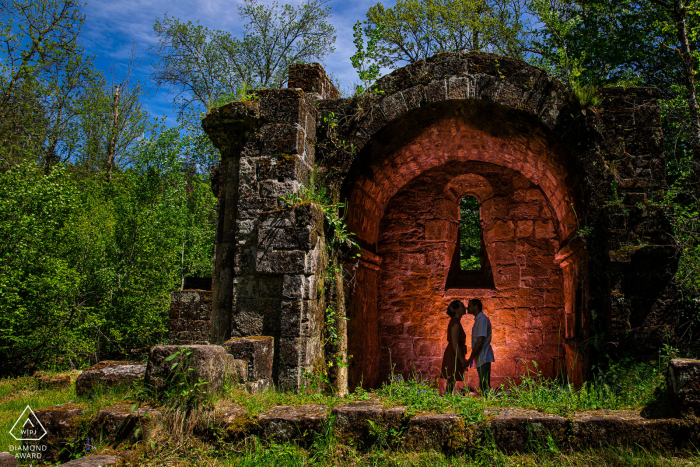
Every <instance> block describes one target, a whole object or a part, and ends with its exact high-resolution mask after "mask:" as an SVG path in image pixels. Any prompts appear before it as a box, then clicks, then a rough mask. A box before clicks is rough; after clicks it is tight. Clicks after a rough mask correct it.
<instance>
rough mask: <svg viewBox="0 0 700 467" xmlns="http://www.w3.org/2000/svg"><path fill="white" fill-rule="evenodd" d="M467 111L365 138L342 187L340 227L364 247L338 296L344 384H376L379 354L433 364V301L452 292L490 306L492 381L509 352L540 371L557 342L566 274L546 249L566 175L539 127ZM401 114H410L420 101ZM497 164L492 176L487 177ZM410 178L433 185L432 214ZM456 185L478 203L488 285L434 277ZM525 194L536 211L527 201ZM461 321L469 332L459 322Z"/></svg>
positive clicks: (440, 265) (439, 330) (439, 341)
mask: <svg viewBox="0 0 700 467" xmlns="http://www.w3.org/2000/svg"><path fill="white" fill-rule="evenodd" d="M453 102H454V104H455V105H459V103H458V102H455V101H453ZM465 105H469V103H468V101H467V102H466V103H465ZM480 105H482V106H483V105H484V104H480ZM492 105H493V106H496V107H500V106H499V105H498V104H492ZM479 116H480V115H479V112H476V113H471V114H470V116H466V115H465V114H458V115H455V114H452V115H449V116H446V118H444V119H442V120H438V121H435V122H434V123H432V124H430V125H428V126H426V127H424V128H423V129H422V130H421V131H419V132H418V133H417V134H406V135H403V137H404V138H405V141H406V144H404V145H401V146H399V147H394V148H392V149H391V150H385V149H384V148H382V147H381V146H375V147H373V148H372V149H371V150H372V151H373V153H372V154H370V156H371V157H369V160H370V161H371V162H370V163H369V164H367V166H366V167H364V168H363V170H361V171H360V172H359V173H360V175H359V176H357V177H356V178H355V179H354V181H353V182H352V183H351V184H350V185H349V190H348V191H346V195H347V199H348V208H349V209H348V217H347V221H348V226H349V230H350V231H352V232H354V233H355V234H356V235H357V237H358V239H359V240H360V243H361V244H362V245H363V247H364V249H363V257H362V259H361V261H360V263H359V267H357V268H354V274H355V285H354V289H353V292H352V293H351V296H350V300H349V306H348V316H349V318H350V322H349V324H348V338H349V347H348V348H349V353H350V354H351V355H353V358H352V360H351V368H350V385H351V386H356V385H357V384H359V383H362V384H364V385H365V386H370V387H371V386H376V385H378V384H380V383H381V381H382V380H384V379H386V377H387V374H388V372H389V371H390V367H389V361H390V359H391V360H392V361H393V363H394V364H395V365H396V367H395V369H396V370H397V371H399V372H401V373H403V374H408V373H410V371H412V370H416V371H419V372H420V374H421V375H423V376H426V377H431V378H435V377H436V376H437V375H439V370H438V368H439V361H440V355H441V352H442V349H444V346H445V345H446V341H445V342H443V341H444V336H443V334H444V327H445V326H446V318H445V315H444V308H445V306H446V304H447V303H449V301H450V300H452V299H455V298H459V299H464V300H466V299H468V298H473V297H479V298H481V299H482V301H484V304H485V306H486V307H487V309H488V310H489V312H490V313H491V316H492V322H493V323H494V324H495V325H496V327H497V332H495V333H494V338H495V339H496V338H497V339H498V342H497V343H496V345H495V348H496V349H497V353H498V354H499V357H500V360H499V363H498V365H499V366H497V367H496V371H495V374H496V376H497V378H496V381H499V380H502V379H503V378H509V377H517V376H518V375H519V374H520V373H522V371H523V368H524V366H523V365H522V364H521V363H519V361H520V360H519V359H520V358H521V357H525V358H526V359H528V360H535V361H539V363H540V364H541V367H543V368H544V372H545V374H547V375H548V376H553V375H554V373H555V372H556V371H558V370H557V366H558V365H559V364H560V363H559V358H560V354H561V357H564V355H563V354H564V353H565V348H564V346H563V342H562V340H561V336H560V337H559V339H558V338H557V328H558V327H561V326H562V325H565V324H566V323H565V322H566V317H565V316H566V313H567V311H566V308H567V306H566V302H567V301H568V298H567V297H565V290H568V289H570V288H571V287H570V286H566V287H565V284H568V283H569V282H570V279H571V278H568V279H567V277H565V276H566V271H564V270H562V269H561V268H560V267H559V264H558V262H557V261H556V259H555V257H556V254H557V251H558V250H559V248H560V246H561V245H565V244H566V242H567V240H568V239H570V238H571V237H572V234H573V232H574V231H575V230H576V228H577V223H576V214H575V211H574V201H575V200H574V195H573V193H572V190H571V189H570V186H569V183H570V182H569V180H570V177H569V174H568V172H567V170H566V165H565V163H564V161H563V156H562V154H561V153H559V152H558V149H556V147H557V146H556V145H554V144H552V143H551V142H550V141H549V140H548V139H547V137H546V136H544V134H545V133H543V132H542V131H537V129H536V128H534V127H531V131H528V130H527V125H524V126H523V125H521V128H519V129H518V130H517V131H509V132H505V133H500V134H499V133H498V132H494V131H492V129H493V123H491V124H490V125H486V126H485V125H484V124H483V123H482V122H479V121H478V118H479ZM403 118H406V116H403ZM409 118H413V119H420V118H421V115H420V111H418V112H416V113H415V114H414V115H412V116H409ZM503 125H513V122H512V121H505V120H504V121H503ZM529 125H532V120H530V123H529ZM496 126H497V125H496ZM387 128H388V130H387ZM523 128H525V130H523ZM384 131H391V125H387V127H385V129H384ZM498 170H501V171H502V172H503V176H502V177H499V176H494V173H495V172H494V171H498ZM487 172H488V173H489V176H488V177H487V176H486V175H485V174H486V173H487ZM426 174H433V175H431V176H428V175H426ZM435 174H437V175H435ZM426 177H427V178H426ZM431 177H432V178H431ZM441 177H442V178H441ZM422 180H426V182H425V183H429V184H430V183H433V184H437V185H440V184H442V185H441V186H435V187H434V188H435V189H434V190H433V191H430V190H428V191H426V194H425V199H429V201H427V202H429V204H430V208H429V209H428V210H429V211H432V212H434V213H438V215H436V216H432V217H433V218H428V217H430V216H428V217H426V215H425V213H424V212H421V209H420V208H415V207H414V206H413V205H412V202H413V201H411V190H413V191H416V190H417V188H416V187H417V186H420V183H422ZM435 180H441V181H437V182H436V181H435ZM416 184H418V185H416ZM467 194H469V195H473V196H475V197H476V198H477V199H478V200H479V202H480V205H481V216H482V227H483V228H484V236H485V242H486V245H487V246H486V249H487V252H488V256H489V258H488V259H489V261H490V262H491V265H490V266H489V267H493V275H494V279H495V284H494V287H493V288H492V289H488V290H487V289H483V290H482V289H466V290H455V289H450V288H449V287H448V286H446V283H447V282H446V280H447V279H446V278H447V272H448V269H449V262H450V258H453V254H454V249H455V243H456V241H455V239H456V236H455V235H456V222H457V221H458V216H459V214H458V208H457V203H458V202H459V199H461V197H463V196H464V195H467ZM509 197H510V198H509ZM511 198H512V202H510V201H509V200H510V199H511ZM504 203H505V204H504ZM528 203H530V204H528ZM533 203H534V204H533ZM537 203H539V204H537ZM532 205H536V206H538V207H537V209H538V211H536V212H529V211H528V209H530V206H532ZM414 218H416V219H421V220H420V221H419V222H414ZM513 219H519V220H513ZM409 224H410V225H409ZM453 237H454V238H453ZM490 273H491V272H490V271H489V274H490ZM464 321H465V323H464V324H465V329H466V330H467V332H469V329H470V328H469V327H470V326H471V321H470V320H469V319H464ZM496 334H497V335H496Z"/></svg>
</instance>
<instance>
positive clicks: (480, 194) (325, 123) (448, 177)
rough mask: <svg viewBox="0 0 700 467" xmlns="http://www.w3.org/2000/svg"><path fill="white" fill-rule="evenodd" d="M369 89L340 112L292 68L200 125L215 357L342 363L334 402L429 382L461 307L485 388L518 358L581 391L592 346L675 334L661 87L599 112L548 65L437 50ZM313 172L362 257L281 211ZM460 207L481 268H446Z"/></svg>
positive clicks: (298, 378) (304, 217)
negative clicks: (486, 343)
mask: <svg viewBox="0 0 700 467" xmlns="http://www.w3.org/2000/svg"><path fill="white" fill-rule="evenodd" d="M374 89H375V91H376V92H373V93H371V94H370V95H366V96H364V97H361V98H353V99H341V98H340V96H339V93H338V91H337V90H336V89H335V88H334V86H333V85H332V83H331V82H330V80H329V79H328V77H327V75H326V73H325V72H324V70H323V69H322V68H321V67H320V65H318V64H310V65H294V66H293V67H292V68H291V70H290V76H289V88H288V89H277V90H263V91H257V92H256V95H257V98H255V99H254V100H251V101H249V102H233V103H230V104H227V105H224V106H222V107H219V108H217V109H214V110H212V111H211V112H210V113H209V114H208V115H207V117H206V119H205V120H204V122H203V127H204V129H205V131H206V132H207V134H208V135H209V136H210V137H211V139H212V141H213V142H214V144H215V145H216V146H217V148H219V150H220V151H221V155H222V160H221V164H220V166H219V168H218V171H217V174H216V176H215V177H214V183H213V187H214V190H215V194H216V195H217V196H218V199H219V207H218V209H219V211H218V224H217V239H216V252H215V267H214V276H213V289H212V299H211V322H210V325H211V334H210V337H209V341H210V342H211V343H212V344H221V343H223V342H224V341H225V340H227V339H229V338H231V337H240V336H253V335H267V336H273V337H274V342H275V357H274V370H273V378H274V380H275V382H276V383H277V384H279V385H282V386H287V387H299V386H302V385H304V384H306V381H307V380H306V378H307V376H308V375H309V374H313V373H314V372H319V371H323V370H324V368H326V363H327V362H337V361H341V362H342V361H346V362H348V366H347V367H344V366H343V365H337V364H336V365H334V366H333V368H332V369H333V371H331V374H332V376H333V383H334V384H335V385H336V386H337V387H338V389H340V390H341V392H343V391H345V390H347V389H348V388H349V389H352V388H354V387H356V386H357V385H359V384H362V385H363V386H364V387H376V386H378V385H380V384H381V382H382V381H385V380H386V379H387V377H388V376H389V374H390V372H391V371H392V367H393V371H394V372H397V373H401V374H403V375H408V374H411V373H416V374H418V375H420V376H422V377H425V378H435V377H437V376H438V375H439V362H440V359H441V357H442V352H443V350H444V347H445V345H446V337H445V332H446V324H447V321H448V320H449V318H448V317H447V316H446V315H445V309H446V307H447V304H448V303H449V302H450V301H452V300H454V299H462V300H465V301H466V300H468V299H469V298H473V297H476V298H480V299H481V300H482V302H483V303H484V306H485V310H486V313H487V314H488V315H489V316H490V318H491V321H492V324H493V329H494V335H493V345H494V352H495V354H496V360H497V361H496V363H495V364H494V365H493V370H492V372H493V377H494V383H495V384H497V383H499V382H500V381H501V380H503V378H517V377H518V375H520V374H522V373H523V372H524V371H526V367H527V366H528V365H531V364H532V363H531V362H532V361H535V362H537V366H538V370H539V371H541V372H542V373H543V374H544V375H547V376H555V375H568V377H569V378H572V379H573V380H574V381H575V382H577V383H580V382H581V381H583V380H584V379H585V378H586V376H587V371H588V365H589V364H588V361H589V358H590V356H591V355H592V352H614V351H616V350H619V349H620V348H622V347H625V346H631V345H633V346H636V347H635V348H637V349H638V350H639V351H644V349H645V348H646V346H653V345H658V342H656V341H655V339H659V338H662V337H660V336H663V335H664V334H668V333H669V332H671V333H672V332H673V328H672V326H671V325H670V324H669V323H671V321H669V319H668V317H669V316H672V315H673V309H672V307H673V300H672V298H673V293H674V287H673V283H672V281H671V278H672V276H673V273H674V271H675V267H676V260H675V247H674V246H673V241H672V238H671V236H670V235H669V233H670V227H669V224H668V222H667V220H666V217H665V216H664V214H663V212H661V210H660V209H659V208H658V207H656V205H655V203H654V202H653V201H654V200H656V199H658V197H659V196H660V195H661V194H662V193H663V190H664V178H665V168H664V160H663V151H662V134H661V127H660V126H661V122H660V114H659V109H658V106H657V101H656V100H657V98H658V95H657V93H656V91H655V90H654V89H649V88H633V89H626V90H622V89H617V88H614V89H603V90H601V91H600V95H601V97H602V104H600V105H598V106H597V107H598V108H593V107H591V106H589V105H586V103H581V102H579V101H578V100H577V99H576V97H575V96H573V95H571V94H570V93H569V92H568V91H567V90H566V88H564V87H563V86H562V85H561V84H560V83H558V82H557V81H555V80H553V79H551V78H549V77H548V76H547V75H546V74H545V73H544V72H543V71H542V70H539V69H536V68H533V67H531V66H529V65H527V64H525V63H523V62H520V61H517V60H513V59H508V58H505V57H499V56H495V55H490V54H482V53H455V54H439V55H436V56H435V57H432V58H431V59H429V60H426V61H419V62H416V63H414V64H411V65H409V66H406V67H404V68H401V69H399V70H396V71H394V72H393V73H391V74H390V75H387V76H385V77H384V78H382V79H380V80H379V81H378V82H377V84H376V86H375V88H374ZM312 173H313V174H314V176H313V177H312ZM312 179H315V180H317V181H318V180H322V181H323V183H324V184H325V185H326V188H327V190H328V192H329V193H330V194H331V196H332V197H333V199H334V200H335V201H336V202H342V203H345V205H346V208H345V210H344V212H343V214H344V219H345V222H346V223H347V228H348V230H349V231H350V232H352V233H354V234H355V237H354V238H355V239H356V241H357V242H358V243H359V245H360V246H361V251H360V253H361V255H360V257H359V258H357V257H355V256H354V255H353V254H348V255H346V257H345V259H342V257H341V260H340V264H337V260H335V259H334V257H329V256H328V254H327V244H329V242H330V238H329V235H330V232H331V231H332V228H331V227H329V225H328V223H327V222H326V223H325V225H324V212H323V210H322V209H320V208H319V207H318V205H317V204H316V203H314V202H310V201H309V200H308V197H306V198H305V197H304V196H302V199H303V200H305V201H302V202H290V203H287V202H286V201H285V200H283V199H282V198H285V199H286V200H290V199H291V198H290V194H293V193H296V194H302V195H303V193H304V191H305V190H308V189H315V190H317V191H318V188H314V187H312V186H311V184H312V183H313V182H312ZM464 196H473V197H475V198H476V200H477V201H478V203H479V218H480V223H481V233H482V258H481V269H480V270H476V271H461V270H460V267H459V246H458V245H459V230H458V228H457V226H458V222H459V218H460V210H459V202H460V200H461V199H462V198H463V197H464ZM333 261H336V263H333ZM329 265H330V266H340V269H342V271H341V272H340V273H338V272H337V269H338V268H335V271H336V272H335V273H334V272H333V271H334V268H329V267H328V266H329ZM201 296H202V297H204V296H205V294H202V295H201ZM178 297H179V298H177V299H176V302H177V304H178V305H177V307H179V308H178V309H185V308H186V306H185V305H183V304H182V300H185V299H187V297H189V295H181V296H178ZM199 297H200V295H197V300H200V298H199ZM193 300H194V299H193ZM198 303H199V302H197V303H195V302H193V304H192V307H194V308H196V309H197V310H199V309H203V308H202V305H199V304H198ZM188 306H189V305H188ZM198 307H199V308H198ZM204 308H206V307H204ZM329 310H331V311H330V313H329ZM190 314H193V315H197V317H198V320H199V321H200V323H199V324H198V325H197V326H199V327H196V329H208V327H207V326H205V325H203V324H202V322H203V321H202V317H201V316H199V314H197V313H195V312H191V313H190ZM178 316H180V315H178ZM183 316H184V315H183ZM329 316H332V317H333V319H332V320H331V319H329ZM343 318H347V320H345V319H343ZM178 319H179V321H178V323H179V326H180V327H181V328H182V329H186V328H187V325H186V323H185V322H184V321H183V320H182V318H181V317H180V318H178ZM463 320H464V324H465V328H466V329H467V330H468V329H469V327H470V325H471V318H470V317H465V318H463ZM183 323H184V324H183ZM329 323H330V324H329ZM329 325H330V326H332V327H333V328H334V332H337V333H338V339H337V340H336V341H335V342H334V345H333V346H329V345H328V342H327V337H328V333H329V329H328V326H329ZM195 334H197V333H196V332H195V333H194V334H192V335H191V336H190V337H191V338H192V339H195V340H197V339H199V340H203V339H202V336H199V335H195ZM200 334H201V333H200ZM331 354H332V355H331ZM350 356H351V357H350ZM530 367H531V366H530ZM336 369H337V370H336ZM471 373H474V372H471Z"/></svg>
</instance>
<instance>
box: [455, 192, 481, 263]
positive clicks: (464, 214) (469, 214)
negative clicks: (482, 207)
mask: <svg viewBox="0 0 700 467" xmlns="http://www.w3.org/2000/svg"><path fill="white" fill-rule="evenodd" d="M459 214H460V216H459V266H460V269H461V270H462V271H471V270H475V269H481V254H482V251H481V220H480V217H479V201H477V199H476V198H475V197H473V196H465V197H464V198H462V199H461V200H460V202H459Z"/></svg>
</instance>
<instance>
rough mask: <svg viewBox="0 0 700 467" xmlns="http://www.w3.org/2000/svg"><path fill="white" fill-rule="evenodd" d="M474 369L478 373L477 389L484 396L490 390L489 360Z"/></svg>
mask: <svg viewBox="0 0 700 467" xmlns="http://www.w3.org/2000/svg"><path fill="white" fill-rule="evenodd" d="M476 371H477V373H479V390H480V391H481V393H482V394H483V395H484V396H486V395H488V393H489V391H490V390H491V362H487V363H483V364H482V365H481V366H480V367H478V368H477V369H476Z"/></svg>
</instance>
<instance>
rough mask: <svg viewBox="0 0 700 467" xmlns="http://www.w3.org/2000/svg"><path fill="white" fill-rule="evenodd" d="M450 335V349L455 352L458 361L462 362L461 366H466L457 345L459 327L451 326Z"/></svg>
mask: <svg viewBox="0 0 700 467" xmlns="http://www.w3.org/2000/svg"><path fill="white" fill-rule="evenodd" d="M450 334H451V335H452V348H453V349H454V351H455V355H457V358H458V359H459V361H460V362H462V365H466V364H467V361H466V359H465V358H464V352H462V348H461V346H460V345H459V326H457V325H454V326H452V328H451V329H450Z"/></svg>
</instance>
